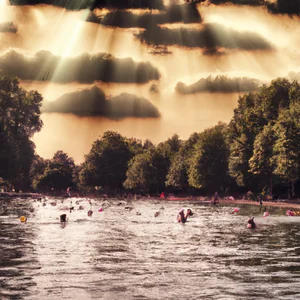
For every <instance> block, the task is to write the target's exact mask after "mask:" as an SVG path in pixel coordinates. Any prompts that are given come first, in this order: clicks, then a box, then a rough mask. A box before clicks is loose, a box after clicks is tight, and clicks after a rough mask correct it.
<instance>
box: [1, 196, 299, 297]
mask: <svg viewBox="0 0 300 300" xmlns="http://www.w3.org/2000/svg"><path fill="white" fill-rule="evenodd" d="M76 200H78V199H73V200H72V203H73V205H74V206H75V211H74V212H72V213H71V214H70V213H69V211H63V209H64V207H65V208H67V207H69V206H70V199H66V200H64V203H61V202H62V200H60V199H56V200H55V202H57V205H56V206H52V205H51V204H50V202H52V201H53V199H48V200H46V205H45V206H43V205H42V203H40V202H35V201H34V200H21V199H19V200H18V199H16V200H10V201H0V299H1V300H2V299H14V300H15V299H33V300H35V299H38V300H41V299H51V300H52V299H80V300H82V299H84V300H86V299H113V300H115V299H116V300H118V299H122V300H125V299H172V300H174V299H299V298H300V285H299V280H300V259H299V255H300V239H299V235H300V217H286V216H284V213H285V210H286V209H278V208H272V209H270V210H269V212H270V216H269V217H267V218H263V217H262V214H263V212H261V211H260V208H259V207H257V206H247V205H239V207H240V208H241V210H240V213H239V214H238V215H232V214H231V212H232V210H233V207H230V206H224V207H217V208H215V207H210V206H208V205H203V204H201V203H197V202H189V203H187V202H177V201H176V202H175V201H173V202H171V201H169V202H167V201H158V200H148V201H132V202H120V201H117V200H115V201H111V202H109V203H108V205H107V202H106V201H100V200H99V201H95V200H93V211H94V214H93V216H92V217H88V216H87V211H88V209H89V208H90V205H89V203H88V201H87V200H86V199H80V200H82V202H80V203H78V204H75V201H76ZM103 202H104V203H103ZM79 205H83V206H84V210H78V207H79ZM183 206H184V207H189V208H191V209H192V210H193V211H194V213H195V214H194V216H193V217H191V218H190V219H189V221H188V222H187V223H186V224H178V223H177V222H176V215H177V212H178V210H179V209H180V208H181V207H183ZM100 207H103V212H98V209H99V208H100ZM156 211H160V215H159V216H158V217H154V214H155V212H156ZM64 212H65V213H67V215H68V217H69V222H68V223H67V225H66V226H65V227H64V226H61V225H60V223H59V220H58V217H59V215H60V214H62V213H64ZM21 215H27V216H28V221H27V223H21V222H20V220H19V217H20V216H21ZM251 215H254V216H255V220H256V223H257V225H258V228H257V229H255V230H249V229H246V224H247V219H248V217H249V216H251Z"/></svg>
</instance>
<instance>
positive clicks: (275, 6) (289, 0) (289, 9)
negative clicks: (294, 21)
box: [267, 0, 300, 15]
mask: <svg viewBox="0 0 300 300" xmlns="http://www.w3.org/2000/svg"><path fill="white" fill-rule="evenodd" d="M267 8H268V10H269V12H271V13H274V14H288V15H300V0H277V1H275V2H269V3H268V4H267Z"/></svg>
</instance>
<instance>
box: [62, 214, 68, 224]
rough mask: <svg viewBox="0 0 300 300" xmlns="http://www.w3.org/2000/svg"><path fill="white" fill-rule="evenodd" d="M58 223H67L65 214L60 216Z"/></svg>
mask: <svg viewBox="0 0 300 300" xmlns="http://www.w3.org/2000/svg"><path fill="white" fill-rule="evenodd" d="M60 222H61V223H66V222H67V215H66V214H62V215H60Z"/></svg>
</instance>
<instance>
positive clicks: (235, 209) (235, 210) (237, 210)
mask: <svg viewBox="0 0 300 300" xmlns="http://www.w3.org/2000/svg"><path fill="white" fill-rule="evenodd" d="M239 211H240V209H239V208H238V207H235V208H234V209H233V211H232V214H234V213H238V212H239Z"/></svg>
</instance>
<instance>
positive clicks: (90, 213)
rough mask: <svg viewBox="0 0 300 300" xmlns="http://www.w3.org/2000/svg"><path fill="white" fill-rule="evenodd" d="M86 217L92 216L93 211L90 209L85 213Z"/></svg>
mask: <svg viewBox="0 0 300 300" xmlns="http://www.w3.org/2000/svg"><path fill="white" fill-rule="evenodd" d="M87 215H88V217H91V216H92V215H93V211H92V210H91V209H90V210H89V211H88V213H87Z"/></svg>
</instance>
